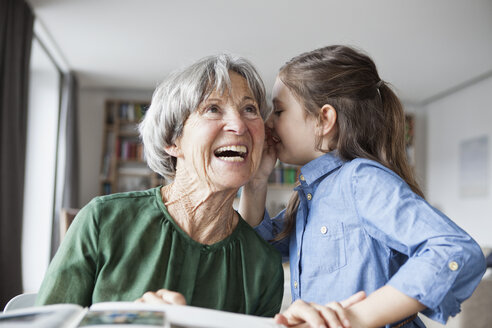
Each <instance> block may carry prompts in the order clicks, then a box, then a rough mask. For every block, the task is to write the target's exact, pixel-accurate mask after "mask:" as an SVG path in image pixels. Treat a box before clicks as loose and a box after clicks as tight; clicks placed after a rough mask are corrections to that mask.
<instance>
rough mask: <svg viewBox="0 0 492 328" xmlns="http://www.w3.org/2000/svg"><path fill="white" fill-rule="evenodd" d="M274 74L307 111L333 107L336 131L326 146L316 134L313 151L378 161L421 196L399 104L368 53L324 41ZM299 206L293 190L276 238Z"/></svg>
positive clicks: (287, 228) (316, 112) (287, 229)
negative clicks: (406, 146) (327, 43)
mask: <svg viewBox="0 0 492 328" xmlns="http://www.w3.org/2000/svg"><path fill="white" fill-rule="evenodd" d="M279 78H280V80H282V82H283V83H284V84H285V85H286V86H287V88H289V90H290V91H291V92H292V93H293V94H294V95H295V96H296V97H297V99H298V100H299V101H300V103H301V104H302V105H303V107H304V109H305V114H306V115H311V116H313V117H315V118H316V119H317V120H319V119H320V117H319V110H320V108H321V107H322V106H323V105H326V104H329V105H331V106H333V107H334V108H335V110H336V112H337V135H336V137H335V138H334V140H333V142H332V145H330V148H331V149H320V147H321V146H320V145H321V137H320V138H319V140H318V142H317V149H318V150H320V151H323V152H328V151H330V150H333V149H336V150H337V153H338V156H339V157H340V158H341V159H342V160H346V161H350V160H352V159H355V158H359V157H360V158H367V159H371V160H374V161H377V162H379V163H381V164H382V165H384V166H386V167H387V168H389V169H391V170H392V171H394V172H395V173H397V174H398V175H399V176H400V177H401V178H402V179H403V180H405V181H406V183H407V184H408V185H409V186H410V188H411V189H412V190H413V191H414V192H415V193H416V194H418V195H420V196H422V197H423V193H422V191H421V189H420V187H419V185H418V184H417V182H416V181H415V178H414V175H413V171H412V169H411V167H410V165H409V164H408V161H407V157H406V152H405V114H404V112H403V106H402V104H401V102H400V100H399V99H398V97H397V96H396V95H395V93H394V92H393V91H392V90H391V89H390V87H389V86H388V84H387V83H386V82H384V81H382V80H381V78H380V77H379V74H378V72H377V69H376V65H375V64H374V62H373V61H372V60H371V58H369V56H367V55H365V54H364V53H362V52H361V51H358V50H355V49H353V48H351V47H347V46H342V45H334V46H328V47H324V48H320V49H316V50H313V51H310V52H306V53H303V54H301V55H299V56H296V57H294V58H292V59H291V60H290V61H289V62H287V63H286V64H285V65H284V66H282V68H281V69H280V72H279ZM298 206H299V195H298V194H297V192H294V193H293V194H292V196H291V198H290V200H289V203H288V204H287V208H286V211H285V214H284V218H285V225H284V227H285V228H284V230H283V231H282V232H281V233H280V234H279V235H277V236H276V238H275V240H279V239H282V238H284V237H286V236H287V235H288V234H289V233H290V232H291V230H292V228H293V227H294V225H295V217H296V213H297V208H298Z"/></svg>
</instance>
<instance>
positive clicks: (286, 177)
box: [268, 161, 300, 185]
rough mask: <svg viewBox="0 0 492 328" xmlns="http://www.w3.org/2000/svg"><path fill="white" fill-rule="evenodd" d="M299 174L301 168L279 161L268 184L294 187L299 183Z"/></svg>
mask: <svg viewBox="0 0 492 328" xmlns="http://www.w3.org/2000/svg"><path fill="white" fill-rule="evenodd" d="M299 173H300V172H299V167H298V166H297V165H291V164H285V163H282V162H280V161H277V164H276V165H275V168H274V169H273V171H272V173H271V174H270V176H269V177H268V182H269V183H273V184H286V185H293V184H295V183H296V182H297V177H298V176H299Z"/></svg>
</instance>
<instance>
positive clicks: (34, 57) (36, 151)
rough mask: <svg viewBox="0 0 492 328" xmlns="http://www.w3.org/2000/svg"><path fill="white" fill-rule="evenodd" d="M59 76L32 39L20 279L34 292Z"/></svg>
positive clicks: (51, 184)
mask: <svg viewBox="0 0 492 328" xmlns="http://www.w3.org/2000/svg"><path fill="white" fill-rule="evenodd" d="M60 82H61V73H60V71H59V69H58V68H57V66H56V65H55V64H54V62H53V61H52V59H51V58H50V56H49V55H48V53H47V52H46V51H45V49H44V48H43V47H42V45H41V43H40V42H39V41H38V40H37V39H36V38H33V44H32V50H31V65H30V81H29V103H28V122H27V145H26V146H27V148H26V169H25V183H24V218H23V232H22V276H23V285H24V291H25V292H37V291H38V289H39V286H40V284H41V282H42V279H43V277H44V273H45V271H46V269H47V267H48V264H49V261H50V248H51V228H52V219H53V203H54V190H55V173H56V145H57V133H58V121H59V107H60V104H59V102H60Z"/></svg>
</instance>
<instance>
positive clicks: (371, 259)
mask: <svg viewBox="0 0 492 328" xmlns="http://www.w3.org/2000/svg"><path fill="white" fill-rule="evenodd" d="M272 96H273V105H274V110H273V114H272V116H271V117H270V119H269V121H268V122H267V126H268V127H269V128H270V129H271V138H270V140H268V141H269V142H268V145H269V147H267V148H266V149H265V150H264V155H263V160H262V164H261V167H260V170H259V171H258V172H257V174H256V176H255V178H254V179H253V180H251V181H250V182H249V183H248V184H247V185H246V186H245V187H244V189H243V192H242V196H241V204H240V212H241V214H242V216H243V218H245V219H246V220H247V221H248V222H249V223H250V224H251V225H253V226H256V231H257V232H258V233H259V234H260V235H261V236H262V237H263V238H264V239H266V240H269V241H271V242H272V244H273V245H274V246H275V247H276V248H277V249H278V250H279V251H280V252H281V253H282V255H283V257H284V259H286V260H287V259H288V260H290V270H291V290H292V297H293V300H294V301H295V300H299V299H302V300H303V301H298V302H295V303H294V304H293V305H292V306H291V307H290V308H289V309H288V310H287V311H286V312H285V313H284V314H283V316H280V317H279V318H278V321H279V322H282V323H284V324H288V325H292V324H296V323H299V322H301V321H307V322H309V323H311V324H320V323H322V324H329V325H333V324H332V321H330V320H331V319H330V318H329V316H330V315H332V314H333V312H331V314H330V313H329V312H326V309H327V307H325V306H321V305H319V304H326V303H327V302H329V301H339V300H342V299H345V298H347V297H349V296H350V295H352V294H354V293H356V292H357V291H365V292H366V294H367V295H368V296H367V298H365V299H363V300H362V301H360V302H358V303H356V304H355V305H352V306H351V307H349V308H347V309H345V310H344V311H345V312H343V311H342V312H340V311H335V314H337V313H338V315H339V317H340V322H342V323H343V324H344V326H349V325H351V326H352V327H381V326H384V325H386V327H425V326H424V324H423V323H422V321H421V320H420V319H419V318H418V317H417V316H416V313H417V312H422V313H423V314H425V315H426V316H428V317H429V318H432V319H434V320H436V321H439V322H441V323H445V322H446V320H447V319H448V317H449V316H454V315H456V314H457V313H458V312H459V311H460V303H461V302H463V301H464V300H465V299H467V298H468V297H469V296H470V295H471V294H472V292H473V290H474V289H475V287H476V286H477V284H478V283H479V281H480V278H481V277H482V275H483V273H484V271H485V262H484V257H483V254H482V252H481V250H480V247H479V246H478V245H477V243H476V242H475V241H474V240H473V239H472V238H471V237H470V236H469V235H468V234H467V233H466V232H464V231H463V230H462V229H460V228H459V227H458V226H457V225H456V224H454V223H453V222H452V221H451V220H450V219H449V218H447V217H446V216H445V215H444V214H442V213H441V212H439V211H438V210H437V209H435V208H433V207H432V206H431V205H429V203H427V202H426V201H425V199H424V196H423V193H422V191H421V190H420V188H419V186H418V184H417V182H416V181H415V179H414V177H413V173H412V169H411V167H410V166H409V164H408V163H407V159H406V153H405V117H404V112H403V108H402V105H401V103H400V101H399V100H398V98H397V97H396V95H395V94H394V93H393V91H392V90H391V89H390V87H389V86H388V84H387V83H386V82H384V81H383V80H381V78H380V77H379V75H378V72H377V70H376V66H375V64H374V62H373V61H372V60H371V59H370V58H369V57H368V56H366V55H365V54H363V53H361V52H359V51H357V50H354V49H352V48H349V47H346V46H329V47H325V48H321V49H317V50H314V51H311V52H308V53H304V54H301V55H299V56H297V57H295V58H293V59H292V60H291V61H289V62H288V63H286V64H285V65H284V66H283V67H282V68H281V69H280V73H279V74H278V77H277V80H276V82H275V85H274V87H273V95H272ZM277 158H278V159H280V160H281V161H282V162H285V163H290V164H296V165H301V166H302V168H301V174H300V175H299V177H298V178H299V184H298V186H297V187H296V188H295V189H294V190H295V192H294V193H293V196H292V198H291V199H290V201H289V204H288V205H287V208H286V209H285V210H284V211H282V212H281V213H280V214H279V215H278V216H277V217H275V218H273V219H270V218H269V217H268V213H266V211H264V208H265V207H264V205H265V196H266V188H267V178H268V175H269V174H270V172H271V170H272V169H273V166H274V163H275V161H276V159H277ZM336 304H337V303H335V305H336ZM338 306H339V305H338ZM330 307H332V308H334V307H333V306H330ZM327 313H328V314H327ZM340 313H342V314H341V316H340ZM343 313H345V314H346V319H348V320H349V322H350V324H348V323H347V322H346V320H343V319H345V317H344V314H343ZM320 320H321V321H320Z"/></svg>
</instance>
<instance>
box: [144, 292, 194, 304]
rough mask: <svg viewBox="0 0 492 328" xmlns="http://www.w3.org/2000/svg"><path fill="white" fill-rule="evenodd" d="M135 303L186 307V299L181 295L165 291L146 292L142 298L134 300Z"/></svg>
mask: <svg viewBox="0 0 492 328" xmlns="http://www.w3.org/2000/svg"><path fill="white" fill-rule="evenodd" d="M135 302H137V303H149V304H174V305H186V299H185V298H184V296H183V295H182V294H180V293H178V292H173V291H171V290H167V289H159V290H158V291H156V292H146V293H145V294H143V295H142V297H140V298H139V299H136V300H135Z"/></svg>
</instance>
